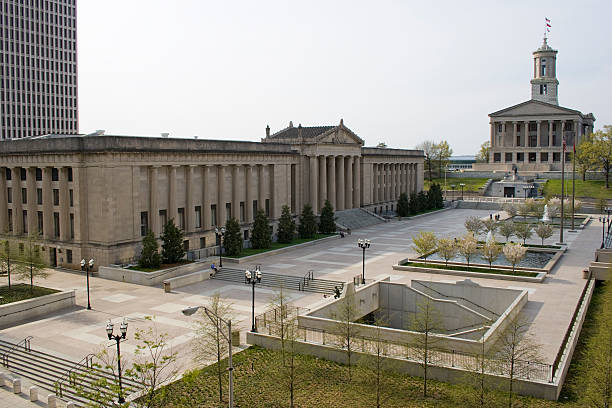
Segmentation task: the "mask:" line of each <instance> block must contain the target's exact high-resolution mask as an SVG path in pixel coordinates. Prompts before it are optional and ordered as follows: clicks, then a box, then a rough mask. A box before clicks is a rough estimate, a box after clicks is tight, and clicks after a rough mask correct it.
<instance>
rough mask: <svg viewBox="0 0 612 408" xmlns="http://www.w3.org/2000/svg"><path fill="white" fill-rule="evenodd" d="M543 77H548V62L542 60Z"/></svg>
mask: <svg viewBox="0 0 612 408" xmlns="http://www.w3.org/2000/svg"><path fill="white" fill-rule="evenodd" d="M541 76H546V60H545V59H543V60H542V69H541Z"/></svg>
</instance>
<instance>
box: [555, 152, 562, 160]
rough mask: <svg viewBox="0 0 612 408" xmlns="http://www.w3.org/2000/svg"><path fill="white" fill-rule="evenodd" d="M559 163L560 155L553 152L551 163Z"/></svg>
mask: <svg viewBox="0 0 612 408" xmlns="http://www.w3.org/2000/svg"><path fill="white" fill-rule="evenodd" d="M560 161H561V153H559V152H554V153H553V162H556V163H558V162H560Z"/></svg>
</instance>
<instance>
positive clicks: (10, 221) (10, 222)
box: [8, 208, 13, 232]
mask: <svg viewBox="0 0 612 408" xmlns="http://www.w3.org/2000/svg"><path fill="white" fill-rule="evenodd" d="M8 230H9V232H12V231H13V210H11V209H10V208H9V210H8Z"/></svg>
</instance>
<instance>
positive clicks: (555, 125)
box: [552, 123, 557, 132]
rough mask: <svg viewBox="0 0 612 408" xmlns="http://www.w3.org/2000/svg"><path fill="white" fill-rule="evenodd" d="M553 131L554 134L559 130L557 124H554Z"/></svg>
mask: <svg viewBox="0 0 612 408" xmlns="http://www.w3.org/2000/svg"><path fill="white" fill-rule="evenodd" d="M552 130H553V132H554V131H556V130H557V124H556V123H553V129H552Z"/></svg>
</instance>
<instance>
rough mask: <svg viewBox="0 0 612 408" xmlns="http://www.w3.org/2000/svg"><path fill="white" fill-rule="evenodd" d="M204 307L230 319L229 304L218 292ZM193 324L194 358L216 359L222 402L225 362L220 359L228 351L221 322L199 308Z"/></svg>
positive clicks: (220, 400)
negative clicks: (212, 318)
mask: <svg viewBox="0 0 612 408" xmlns="http://www.w3.org/2000/svg"><path fill="white" fill-rule="evenodd" d="M206 308H207V309H208V310H210V311H212V312H213V313H215V314H216V315H217V316H218V317H219V318H221V319H223V320H226V321H228V320H232V317H233V313H232V307H231V304H229V303H227V302H226V301H225V299H223V298H222V297H221V295H220V294H219V292H217V293H215V294H214V295H213V296H212V297H211V298H210V300H209V301H208V304H207V305H206ZM211 316H212V315H211ZM195 326H196V327H195V337H194V338H193V341H192V346H193V356H194V360H195V361H196V362H197V363H207V362H208V361H209V360H211V359H215V360H216V361H217V381H218V384H219V402H223V372H224V371H225V364H226V363H225V362H224V361H222V360H223V359H224V357H225V355H226V354H227V353H228V351H229V349H228V343H227V341H226V340H225V337H224V336H223V334H222V333H221V330H223V329H224V327H223V323H222V322H220V321H218V320H215V321H213V320H211V318H210V317H209V316H208V315H207V314H206V312H205V311H204V310H203V309H200V311H199V312H198V318H197V320H196V324H195Z"/></svg>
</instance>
